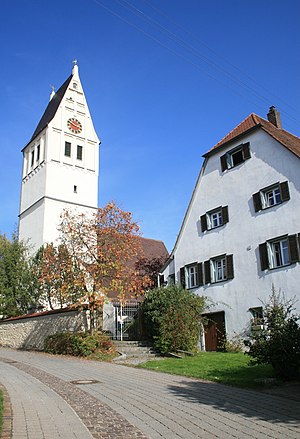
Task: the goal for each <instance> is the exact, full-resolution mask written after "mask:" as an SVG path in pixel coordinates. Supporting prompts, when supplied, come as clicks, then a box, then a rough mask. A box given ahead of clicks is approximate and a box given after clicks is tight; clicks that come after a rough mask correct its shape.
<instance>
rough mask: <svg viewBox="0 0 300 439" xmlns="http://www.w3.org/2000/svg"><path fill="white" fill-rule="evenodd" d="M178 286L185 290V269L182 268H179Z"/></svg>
mask: <svg viewBox="0 0 300 439" xmlns="http://www.w3.org/2000/svg"><path fill="white" fill-rule="evenodd" d="M180 284H181V286H182V288H185V269H184V267H181V268H180Z"/></svg>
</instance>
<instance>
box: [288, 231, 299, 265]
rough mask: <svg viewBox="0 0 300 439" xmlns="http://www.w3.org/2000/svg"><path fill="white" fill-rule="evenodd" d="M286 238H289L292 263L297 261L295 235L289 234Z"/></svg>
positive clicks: (297, 253)
mask: <svg viewBox="0 0 300 439" xmlns="http://www.w3.org/2000/svg"><path fill="white" fill-rule="evenodd" d="M288 240H289V252H290V262H291V263H292V264H293V263H294V262H298V261H299V250H298V243H297V235H290V236H289V237H288Z"/></svg>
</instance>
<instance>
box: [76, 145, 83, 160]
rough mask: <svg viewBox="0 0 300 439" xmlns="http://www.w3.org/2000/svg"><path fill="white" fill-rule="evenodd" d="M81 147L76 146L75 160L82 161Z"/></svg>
mask: <svg viewBox="0 0 300 439" xmlns="http://www.w3.org/2000/svg"><path fill="white" fill-rule="evenodd" d="M82 150H83V148H82V146H80V145H77V160H82Z"/></svg>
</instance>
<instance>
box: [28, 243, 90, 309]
mask: <svg viewBox="0 0 300 439" xmlns="http://www.w3.org/2000/svg"><path fill="white" fill-rule="evenodd" d="M34 273H35V276H36V278H37V280H38V283H39V288H40V292H41V297H42V299H43V302H44V303H45V304H48V305H49V307H50V308H51V309H54V308H57V307H58V306H59V307H60V308H63V307H64V306H69V305H72V304H74V303H76V302H77V301H78V300H79V298H80V296H81V293H82V283H83V282H82V281H83V280H82V279H81V276H82V275H83V273H82V271H81V270H80V268H79V267H78V266H77V265H76V260H73V259H72V257H71V255H70V253H69V252H68V249H67V248H66V246H65V245H58V246H54V245H53V243H50V244H47V245H45V246H44V247H41V248H40V249H39V251H38V252H37V254H36V256H35V258H34Z"/></svg>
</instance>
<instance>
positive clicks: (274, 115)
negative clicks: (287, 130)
mask: <svg viewBox="0 0 300 439" xmlns="http://www.w3.org/2000/svg"><path fill="white" fill-rule="evenodd" d="M267 117H268V121H269V122H271V123H272V124H273V125H275V127H277V128H280V129H281V128H282V125H281V118H280V113H279V111H277V110H276V108H275V107H274V106H273V105H272V107H270V110H269V113H268V115H267Z"/></svg>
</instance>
